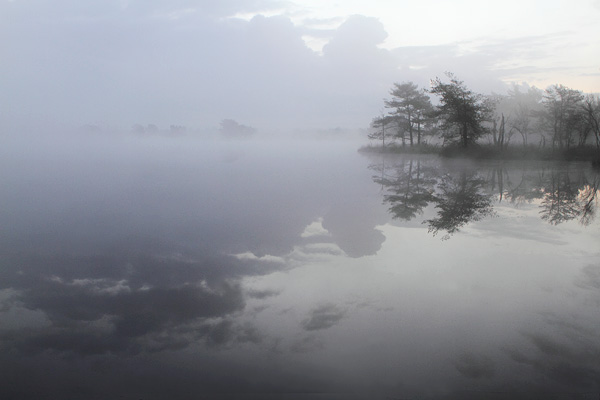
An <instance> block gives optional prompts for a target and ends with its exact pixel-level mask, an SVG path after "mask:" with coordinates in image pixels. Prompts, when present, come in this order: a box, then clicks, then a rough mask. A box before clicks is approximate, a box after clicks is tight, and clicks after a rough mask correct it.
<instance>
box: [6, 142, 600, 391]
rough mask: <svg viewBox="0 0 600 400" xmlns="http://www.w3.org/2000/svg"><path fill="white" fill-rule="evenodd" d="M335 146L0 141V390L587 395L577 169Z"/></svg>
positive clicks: (592, 225) (595, 382) (599, 298)
mask: <svg viewBox="0 0 600 400" xmlns="http://www.w3.org/2000/svg"><path fill="white" fill-rule="evenodd" d="M356 148H357V146H356V143H352V142H344V141H323V140H322V141H295V142H283V141H269V142H267V141H258V140H255V141H226V140H223V141H218V140H213V141H209V140H198V139H194V138H190V137H179V138H167V137H158V136H157V137H139V136H134V135H129V136H101V135H95V136H94V135H89V134H85V135H83V134H81V135H79V136H69V137H64V136H63V137H60V138H57V137H46V138H45V139H44V138H43V137H40V139H39V140H38V141H30V140H24V139H19V138H18V137H16V136H12V137H11V138H10V139H8V138H7V139H6V140H5V141H4V145H3V146H2V148H1V149H0V171H1V172H0V183H1V186H2V188H3V190H2V191H1V193H0V202H1V204H2V205H3V207H2V208H1V211H0V235H1V236H0V238H1V240H0V246H1V247H0V257H1V263H0V266H1V267H0V285H1V286H0V348H1V351H0V397H2V398H6V399H17V398H32V399H33V398H77V399H99V398H135V399H138V398H139V399H141V398H143V399H162V398H175V399H188V398H240V399H246V398H256V399H259V398H261V399H262V398H267V399H268V398H278V399H279V398H284V399H287V398H290V399H292V398H293V399H296V398H324V399H325V398H327V399H329V398H336V399H337V398H340V399H341V398H344V399H345V398H374V399H378V398H381V399H387V398H432V399H433V398H435V399H437V398H445V399H465V398H482V397H486V398H502V399H504V398H506V399H508V398H510V399H514V398H523V399H526V398H597V394H598V392H599V391H600V368H599V366H600V339H599V338H600V332H599V327H600V315H599V314H598V306H599V305H600V264H599V257H598V256H599V252H600V249H599V248H598V239H599V238H600V225H599V221H598V219H596V218H594V213H595V212H596V203H597V200H596V199H597V197H596V196H597V193H598V184H599V182H600V177H599V176H598V173H597V172H594V171H593V170H591V169H590V168H589V166H588V165H587V164H583V163H566V164H565V163H563V164H559V163H550V162H533V163H532V162H527V163H525V162H523V163H513V164H503V163H501V162H474V161H469V162H466V161H458V160H454V161H443V160H440V159H438V158H435V157H428V156H421V157H408V156H390V155H386V156H385V157H383V156H381V155H378V154H371V155H369V156H366V155H362V154H359V153H357V152H356ZM548 396H550V397H548Z"/></svg>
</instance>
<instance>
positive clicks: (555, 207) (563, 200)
mask: <svg viewBox="0 0 600 400" xmlns="http://www.w3.org/2000/svg"><path fill="white" fill-rule="evenodd" d="M543 193H544V194H543V197H542V203H541V209H542V210H541V211H540V215H541V218H542V219H543V220H545V221H548V222H549V223H551V224H552V225H558V224H560V223H562V222H565V221H570V220H572V219H574V218H577V217H578V216H579V215H580V214H581V213H582V208H581V206H580V204H579V198H578V194H579V187H578V185H577V184H576V183H575V182H573V181H571V179H570V177H569V174H567V173H556V172H555V171H552V173H551V174H550V178H549V179H548V181H547V185H546V186H545V187H544V190H543Z"/></svg>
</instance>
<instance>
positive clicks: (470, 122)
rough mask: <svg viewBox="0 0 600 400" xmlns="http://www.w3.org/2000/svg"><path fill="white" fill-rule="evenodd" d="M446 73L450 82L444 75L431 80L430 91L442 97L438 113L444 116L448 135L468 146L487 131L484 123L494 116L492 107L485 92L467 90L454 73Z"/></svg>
mask: <svg viewBox="0 0 600 400" xmlns="http://www.w3.org/2000/svg"><path fill="white" fill-rule="evenodd" d="M446 75H447V76H448V78H449V79H450V83H444V82H442V80H441V79H440V78H435V79H434V80H432V81H431V90H430V93H433V94H436V95H438V96H440V103H441V104H440V106H439V107H438V110H437V112H436V115H437V116H438V117H439V118H440V119H441V128H442V129H443V130H444V131H445V137H444V138H445V139H448V140H450V141H454V142H459V143H460V144H461V146H462V147H465V148H466V147H468V146H469V145H470V144H472V143H475V142H476V141H477V139H478V138H479V137H481V136H482V135H483V134H484V133H485V132H486V128H485V127H484V125H483V123H484V121H486V120H489V119H490V113H491V109H490V106H489V104H487V103H486V102H485V101H484V98H483V96H482V95H480V94H477V93H473V92H472V91H470V90H469V89H467V87H466V86H465V84H464V82H462V81H459V80H458V79H457V78H456V77H455V76H454V75H453V74H451V73H447V74H446Z"/></svg>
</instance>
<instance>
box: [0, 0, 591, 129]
mask: <svg viewBox="0 0 600 400" xmlns="http://www.w3.org/2000/svg"><path fill="white" fill-rule="evenodd" d="M599 20H600V1H598V0H574V1H573V0H571V1H562V0H550V1H549V0H546V1H538V0H521V1H517V0H508V1H503V2H482V1H474V0H456V1H442V0H423V1H419V2H416V1H410V2H408V1H391V0H390V1H386V0H371V1H354V0H348V1H343V2H342V1H339V0H323V1H317V0H298V1H285V0H225V1H218V2H217V1H207V0H195V1H194V0H177V1H169V2H167V1H157V0H151V1H141V0H107V1H102V2H96V1H91V0H77V1H76V0H54V1H50V0H31V1H26V0H11V1H9V0H0V54H1V57H0V59H1V61H0V107H1V108H2V110H3V112H2V114H0V126H1V127H3V129H17V128H18V127H21V126H28V125H29V126H39V125H40V124H41V126H44V125H52V124H65V125H73V126H80V125H86V124H94V125H99V126H111V127H119V128H125V129H129V128H130V127H131V126H132V125H133V124H141V125H147V124H156V125H157V126H159V127H160V128H163V129H165V128H168V127H169V126H170V125H183V126H187V127H190V128H199V129H206V128H216V127H218V125H219V122H220V121H221V120H223V119H226V118H230V119H234V120H236V121H238V122H239V123H241V124H245V125H248V126H252V127H255V128H257V130H258V131H259V132H280V131H281V132H283V131H302V130H310V129H312V130H315V129H334V128H352V129H355V128H365V127H367V126H368V124H369V122H370V120H371V119H372V118H373V117H374V116H376V115H378V114H380V113H381V112H382V111H384V109H383V99H384V98H386V97H387V96H388V94H389V89H390V87H391V86H392V84H393V83H394V82H404V81H414V82H415V83H417V84H418V85H419V86H420V87H424V88H427V87H428V86H429V82H430V80H431V79H433V78H435V77H436V76H444V73H445V72H446V71H450V72H453V73H454V74H455V75H457V76H458V78H459V79H462V80H464V81H465V83H466V84H467V85H468V86H469V87H470V88H472V89H473V90H475V91H478V92H481V93H490V92H492V91H494V92H500V93H502V92H503V91H505V90H506V88H507V86H508V85H510V84H511V83H513V82H515V83H523V82H527V83H528V84H529V85H532V86H536V87H538V88H542V89H543V88H546V87H547V86H548V85H551V84H556V83H560V84H564V85H566V86H568V87H571V88H574V89H578V90H582V91H584V92H600V35H599V33H600V24H598V21H599Z"/></svg>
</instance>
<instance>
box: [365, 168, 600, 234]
mask: <svg viewBox="0 0 600 400" xmlns="http://www.w3.org/2000/svg"><path fill="white" fill-rule="evenodd" d="M370 168H371V169H372V170H374V171H376V172H377V175H374V176H373V181H374V182H376V183H378V184H380V185H381V188H382V192H383V202H384V203H386V204H387V205H389V212H390V213H391V214H392V216H393V218H394V219H399V220H403V221H411V220H412V219H414V218H416V217H417V216H418V215H422V214H423V210H424V209H425V208H426V207H428V206H433V207H434V208H435V210H436V214H435V216H434V217H433V218H429V219H425V220H424V221H423V223H424V224H427V225H428V227H429V232H431V233H433V234H434V235H436V234H438V233H440V232H445V235H444V236H443V238H444V239H447V238H449V237H450V236H451V235H453V234H454V233H456V232H457V231H459V230H460V228H462V227H464V226H466V225H467V224H469V223H470V222H473V221H479V220H481V219H483V218H485V217H488V216H491V215H493V214H494V204H498V203H501V202H505V203H506V202H508V203H509V204H513V205H514V206H516V207H518V206H521V205H524V204H532V203H534V204H537V205H538V206H539V215H540V218H541V219H543V220H545V221H547V222H548V223H550V224H552V225H557V224H560V223H563V222H567V221H571V220H579V222H580V223H581V224H583V225H589V224H590V223H591V222H592V221H593V220H594V217H595V214H596V207H597V203H598V197H599V196H598V192H599V189H600V176H599V175H598V173H597V172H594V171H593V170H588V169H586V168H585V167H584V166H581V165H571V166H570V168H566V167H565V166H564V165H562V166H561V165H555V166H551V165H544V166H541V167H540V166H537V165H528V166H519V167H510V166H508V165H497V164H496V165H489V164H485V165H477V166H473V167H472V168H464V167H460V166H458V165H455V164H448V165H440V164H439V162H438V160H436V159H412V158H408V159H407V158H403V159H401V160H397V161H396V162H394V163H390V162H389V161H388V162H387V164H386V163H385V162H382V163H380V164H373V165H371V166H370Z"/></svg>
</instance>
